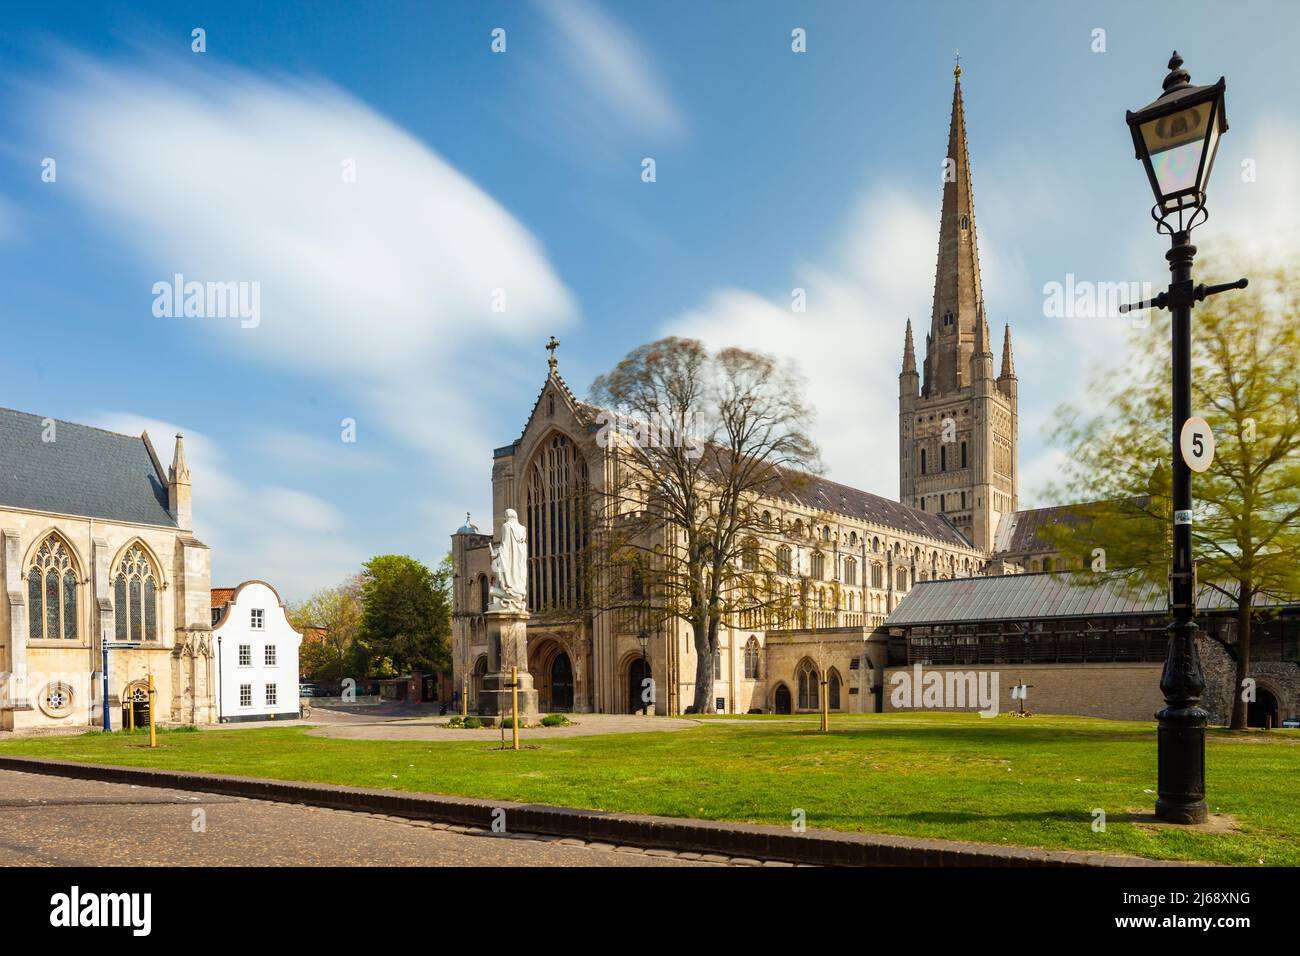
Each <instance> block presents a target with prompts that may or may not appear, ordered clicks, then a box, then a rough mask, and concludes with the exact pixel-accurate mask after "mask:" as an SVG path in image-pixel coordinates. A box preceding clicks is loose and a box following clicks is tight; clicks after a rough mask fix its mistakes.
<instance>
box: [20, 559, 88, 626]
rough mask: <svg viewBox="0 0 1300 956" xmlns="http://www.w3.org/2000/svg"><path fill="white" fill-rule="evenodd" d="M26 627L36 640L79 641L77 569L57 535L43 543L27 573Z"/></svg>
mask: <svg viewBox="0 0 1300 956" xmlns="http://www.w3.org/2000/svg"><path fill="white" fill-rule="evenodd" d="M27 626H28V630H27V636H28V638H29V639H30V640H33V641H57V640H61V639H66V640H69V641H75V640H76V639H77V569H76V568H75V567H74V566H73V563H72V556H71V555H70V554H69V553H68V551H67V549H66V548H64V546H63V540H62V539H61V538H60V537H59V536H58V535H55V534H52V535H50V536H49V537H48V538H46V539H45V541H44V542H43V543H42V544H41V547H40V549H39V550H38V551H37V552H36V555H35V556H34V557H33V558H32V566H31V568H30V569H29V570H28V572H27Z"/></svg>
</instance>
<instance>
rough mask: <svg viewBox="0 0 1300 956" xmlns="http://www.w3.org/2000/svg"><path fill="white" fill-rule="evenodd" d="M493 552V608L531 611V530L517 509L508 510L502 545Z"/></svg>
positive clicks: (502, 527)
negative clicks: (520, 519) (529, 557)
mask: <svg viewBox="0 0 1300 956" xmlns="http://www.w3.org/2000/svg"><path fill="white" fill-rule="evenodd" d="M491 550H492V588H491V591H490V596H491V599H492V605H493V607H497V608H504V609H506V610H510V611H524V610H527V608H528V530H527V529H526V528H525V527H524V526H523V525H521V524H520V523H519V515H518V513H517V512H516V511H515V509H514V508H507V509H506V520H505V524H503V525H502V526H501V544H500V545H499V546H497V547H494V548H492V549H491Z"/></svg>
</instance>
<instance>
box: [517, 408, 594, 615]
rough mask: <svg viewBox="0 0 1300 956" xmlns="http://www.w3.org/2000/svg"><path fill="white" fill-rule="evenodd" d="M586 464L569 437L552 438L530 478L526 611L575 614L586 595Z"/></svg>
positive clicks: (537, 455)
mask: <svg viewBox="0 0 1300 956" xmlns="http://www.w3.org/2000/svg"><path fill="white" fill-rule="evenodd" d="M587 504H588V502H587V462H586V460H585V459H583V457H582V455H581V454H580V453H579V451H578V449H577V447H576V446H575V445H574V444H573V442H572V441H571V440H570V439H569V437H568V436H567V435H562V434H559V433H557V434H555V435H553V436H551V438H549V439H548V440H547V441H546V442H545V443H544V444H543V446H542V448H541V449H540V450H539V451H538V452H537V454H536V456H535V457H534V458H533V463H532V465H531V467H530V468H529V474H528V503H527V526H528V607H529V610H531V611H542V610H573V609H577V608H579V607H581V606H582V604H583V602H584V600H585V597H586V594H585V581H584V570H585V569H584V566H583V562H584V560H585V556H586V551H587V545H588V543H589V531H588V524H587Z"/></svg>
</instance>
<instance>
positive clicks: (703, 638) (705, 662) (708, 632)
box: [694, 622, 717, 714]
mask: <svg viewBox="0 0 1300 956" xmlns="http://www.w3.org/2000/svg"><path fill="white" fill-rule="evenodd" d="M694 631H695V712H696V713H697V714H711V713H713V654H714V648H715V647H716V646H717V632H716V631H715V630H714V629H713V627H711V626H710V625H709V624H707V623H703V622H701V623H700V624H699V625H697V626H695V627H694Z"/></svg>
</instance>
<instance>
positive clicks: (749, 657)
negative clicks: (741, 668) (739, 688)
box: [745, 636, 758, 680]
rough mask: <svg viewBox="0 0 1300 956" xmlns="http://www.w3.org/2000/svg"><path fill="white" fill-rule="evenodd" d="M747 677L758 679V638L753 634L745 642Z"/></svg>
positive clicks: (748, 678)
mask: <svg viewBox="0 0 1300 956" xmlns="http://www.w3.org/2000/svg"><path fill="white" fill-rule="evenodd" d="M745 678H746V679H747V680H758V638H757V637H753V636H751V637H750V638H749V640H748V641H747V642H746V643H745Z"/></svg>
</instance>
